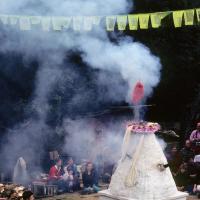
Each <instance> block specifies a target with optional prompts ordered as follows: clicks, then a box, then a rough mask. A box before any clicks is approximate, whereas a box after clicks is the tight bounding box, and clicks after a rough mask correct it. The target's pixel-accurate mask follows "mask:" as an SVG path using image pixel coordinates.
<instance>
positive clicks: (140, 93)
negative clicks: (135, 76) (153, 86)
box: [132, 81, 144, 104]
mask: <svg viewBox="0 0 200 200" xmlns="http://www.w3.org/2000/svg"><path fill="white" fill-rule="evenodd" d="M143 97H144V85H143V84H142V83H141V82H140V81H139V82H137V83H136V85H135V87H134V89H133V94H132V101H133V103H134V104H138V103H139V102H140V101H141V100H142V98H143Z"/></svg>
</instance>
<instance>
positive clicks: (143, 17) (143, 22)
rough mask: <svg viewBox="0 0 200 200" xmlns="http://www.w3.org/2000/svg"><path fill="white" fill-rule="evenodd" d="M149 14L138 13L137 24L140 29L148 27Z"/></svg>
mask: <svg viewBox="0 0 200 200" xmlns="http://www.w3.org/2000/svg"><path fill="white" fill-rule="evenodd" d="M149 15H150V14H140V15H139V24H140V28H141V29H148V27H149Z"/></svg>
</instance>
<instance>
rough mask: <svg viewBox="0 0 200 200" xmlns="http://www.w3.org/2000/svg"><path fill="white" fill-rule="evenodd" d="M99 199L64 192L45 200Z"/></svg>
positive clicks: (96, 196)
mask: <svg viewBox="0 0 200 200" xmlns="http://www.w3.org/2000/svg"><path fill="white" fill-rule="evenodd" d="M47 199H48V200H98V195H97V194H93V195H80V194H79V193H73V194H63V195H58V196H54V197H50V198H46V199H44V200H47ZM187 200H198V199H197V198H196V197H194V196H190V197H188V199H187Z"/></svg>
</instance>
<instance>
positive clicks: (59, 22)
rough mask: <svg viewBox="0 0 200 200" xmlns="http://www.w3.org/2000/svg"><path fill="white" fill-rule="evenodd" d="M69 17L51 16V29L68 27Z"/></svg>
mask: <svg viewBox="0 0 200 200" xmlns="http://www.w3.org/2000/svg"><path fill="white" fill-rule="evenodd" d="M70 23H71V17H52V25H53V30H55V31H61V30H63V29H64V28H65V29H67V28H69V26H70Z"/></svg>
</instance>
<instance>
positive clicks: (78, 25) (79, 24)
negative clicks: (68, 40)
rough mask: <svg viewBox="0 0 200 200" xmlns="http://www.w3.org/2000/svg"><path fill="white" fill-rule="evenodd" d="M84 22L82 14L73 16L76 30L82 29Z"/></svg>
mask: <svg viewBox="0 0 200 200" xmlns="http://www.w3.org/2000/svg"><path fill="white" fill-rule="evenodd" d="M82 24H83V17H81V16H76V17H73V29H74V31H80V30H81V29H82Z"/></svg>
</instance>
